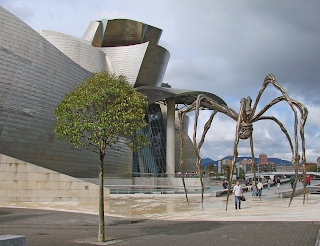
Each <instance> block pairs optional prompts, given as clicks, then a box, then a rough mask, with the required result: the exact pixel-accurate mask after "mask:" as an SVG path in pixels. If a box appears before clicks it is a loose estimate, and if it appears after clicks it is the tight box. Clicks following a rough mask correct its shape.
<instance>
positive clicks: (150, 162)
mask: <svg viewBox="0 0 320 246" xmlns="http://www.w3.org/2000/svg"><path fill="white" fill-rule="evenodd" d="M146 121H147V122H148V125H147V126H146V127H145V128H143V129H140V130H139V132H138V134H144V135H146V136H147V138H148V140H149V142H150V143H149V144H148V146H147V147H145V148H143V149H141V150H140V151H137V152H134V153H133V165H132V172H133V176H147V175H153V176H165V173H166V129H165V126H164V122H163V117H162V113H161V109H160V106H159V104H150V105H149V106H148V108H147V114H146Z"/></svg>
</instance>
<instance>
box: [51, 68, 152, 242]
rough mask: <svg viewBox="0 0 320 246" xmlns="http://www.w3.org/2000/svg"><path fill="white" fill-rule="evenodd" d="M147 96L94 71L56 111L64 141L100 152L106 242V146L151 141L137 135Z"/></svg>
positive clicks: (121, 79)
mask: <svg viewBox="0 0 320 246" xmlns="http://www.w3.org/2000/svg"><path fill="white" fill-rule="evenodd" d="M145 98H146V96H144V95H143V94H141V93H139V92H137V91H136V89H134V88H133V87H131V86H130V85H129V84H128V82H127V80H126V79H125V77H123V76H115V75H112V74H109V73H105V72H103V73H93V74H92V76H91V77H89V78H87V79H86V80H85V81H83V82H82V83H81V85H80V86H78V87H75V89H74V91H72V92H70V93H69V94H66V95H65V98H64V99H63V100H62V101H61V102H60V103H59V105H58V106H57V109H56V110H55V115H56V117H57V120H58V122H57V125H56V127H55V133H56V135H57V136H58V139H60V140H67V142H69V143H71V144H73V145H74V147H75V148H84V149H87V150H90V151H93V152H95V153H97V154H98V155H99V160H100V162H99V180H100V184H99V235H98V242H104V241H105V232H104V195H103V161H104V157H105V155H106V148H107V147H111V148H113V149H118V148H119V147H118V146H119V145H117V144H118V143H119V142H125V143H126V144H127V145H128V146H130V147H131V148H132V149H134V148H135V147H142V146H144V145H145V144H146V143H147V139H146V137H145V136H143V135H139V136H137V135H136V131H137V130H138V129H139V128H142V127H144V126H146V122H145V119H144V118H145V113H146V108H147V106H148V103H147V102H146V101H145Z"/></svg>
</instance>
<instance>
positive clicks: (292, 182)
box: [290, 176, 296, 189]
mask: <svg viewBox="0 0 320 246" xmlns="http://www.w3.org/2000/svg"><path fill="white" fill-rule="evenodd" d="M295 180H296V179H295V178H294V177H293V176H291V177H290V184H291V189H293V185H294V181H295Z"/></svg>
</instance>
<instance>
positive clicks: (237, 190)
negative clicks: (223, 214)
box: [232, 181, 243, 209]
mask: <svg viewBox="0 0 320 246" xmlns="http://www.w3.org/2000/svg"><path fill="white" fill-rule="evenodd" d="M232 193H233V194H234V204H235V207H236V209H237V208H238V207H237V204H238V203H239V209H241V197H242V195H243V190H242V186H241V185H240V183H239V181H237V183H236V185H235V186H234V187H233V191H232Z"/></svg>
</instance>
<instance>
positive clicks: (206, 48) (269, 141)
mask: <svg viewBox="0 0 320 246" xmlns="http://www.w3.org/2000/svg"><path fill="white" fill-rule="evenodd" d="M0 5H1V6H2V7H4V8H5V9H7V10H8V11H10V12H11V13H13V14H14V15H16V16H17V17H19V18H20V19H21V20H23V21H24V22H26V23H27V24H28V25H29V26H31V27H32V28H33V29H35V30H54V31H58V32H62V33H66V34H69V35H72V36H75V37H78V38H82V36H83V34H84V32H85V31H86V28H87V27H88V25H89V23H90V21H92V20H100V19H116V18H124V19H132V20H136V21H141V22H144V23H146V24H149V25H152V26H156V27H158V28H161V29H162V30H163V33H162V36H161V39H160V43H159V45H161V46H163V47H164V48H166V49H167V50H168V51H169V52H170V60H169V63H168V67H167V70H166V74H165V76H164V80H163V82H164V83H169V84H170V85H171V86H172V87H173V88H183V89H190V90H198V91H207V92H210V93H213V94H215V95H217V96H219V97H220V98H222V99H223V100H224V101H225V102H226V103H227V104H228V106H229V107H231V108H233V109H234V110H236V111H237V112H238V111H239V108H240V100H241V98H243V97H247V96H250V97H251V98H252V100H253V102H254V101H255V99H256V97H257V95H258V92H259V90H260V89H261V86H262V83H263V81H264V78H265V77H266V75H268V74H269V73H272V74H273V75H274V76H275V78H276V80H277V82H278V83H279V84H280V85H282V86H283V88H284V89H285V90H286V91H287V93H288V94H289V96H290V97H291V98H293V99H295V100H298V101H300V102H301V103H303V104H304V105H305V106H306V107H307V108H308V111H309V116H308V120H307V123H306V126H305V138H306V159H307V162H316V159H317V157H318V156H320V146H319V144H318V139H319V136H320V122H319V118H320V88H319V78H320V49H319V47H320V15H319V9H320V1H316V0H315V1H311V0H307V1H289V0H288V1H287V0H282V1H277V0H269V1H263V0H241V1H239V0H227V1H218V0H162V1H154V0H134V1H133V0H117V1H114V0H104V1H101V0H0ZM278 96H280V93H279V92H278V91H277V90H276V89H275V88H274V87H272V85H269V86H268V87H267V89H266V91H265V92H264V94H263V96H262V98H261V100H260V102H259V105H258V110H259V109H262V108H263V107H264V106H265V105H266V104H267V103H268V102H270V101H271V100H273V99H274V98H276V97H278ZM265 115H268V116H275V117H277V118H278V119H279V120H280V121H281V122H282V123H283V124H284V126H285V127H286V128H287V129H288V132H289V134H290V136H291V138H292V139H294V137H293V135H294V130H293V121H294V118H293V113H292V111H291V110H290V108H289V106H288V105H287V104H286V103H285V102H282V103H279V105H278V106H276V107H272V108H271V109H270V110H268V111H267V113H265ZM189 116H190V128H189V135H190V136H191V135H192V132H193V120H194V117H193V114H192V113H190V114H189ZM209 116H210V112H209V111H202V112H201V113H200V118H199V124H198V136H201V134H202V133H201V132H202V129H203V125H204V124H205V122H206V121H207V119H208V118H209ZM235 127H236V122H235V121H234V120H232V119H230V118H228V117H227V116H224V115H222V114H218V115H217V116H216V117H215V119H214V120H213V123H212V126H211V128H210V130H209V132H208V133H207V136H206V140H205V143H204V145H203V147H202V149H201V157H202V158H211V159H214V160H217V159H221V158H223V157H224V156H227V155H232V154H233V143H234V138H235ZM253 127H254V132H253V141H254V152H255V156H256V157H257V156H258V155H259V154H267V155H268V157H277V158H282V159H286V160H291V151H290V148H289V144H288V142H287V140H286V137H285V135H284V134H283V133H282V131H281V130H280V128H279V127H278V125H276V124H275V123H274V122H268V121H260V122H257V123H254V125H253ZM299 152H300V154H301V142H299ZM238 153H239V156H250V155H251V154H250V153H251V152H250V143H249V140H240V143H239V147H238Z"/></svg>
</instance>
